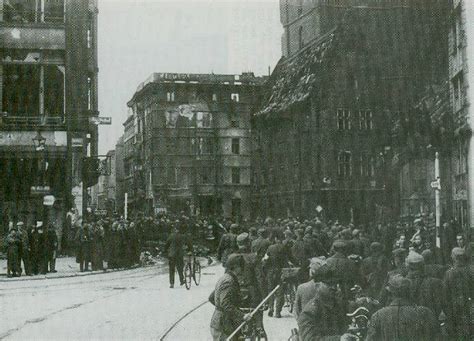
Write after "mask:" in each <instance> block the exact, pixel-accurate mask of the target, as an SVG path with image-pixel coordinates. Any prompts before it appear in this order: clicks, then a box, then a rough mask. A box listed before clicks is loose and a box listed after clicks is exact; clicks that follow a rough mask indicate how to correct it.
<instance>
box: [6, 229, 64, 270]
mask: <svg viewBox="0 0 474 341" xmlns="http://www.w3.org/2000/svg"><path fill="white" fill-rule="evenodd" d="M57 248H58V237H57V234H56V231H55V229H54V228H53V227H52V226H43V222H41V221H38V222H36V224H35V225H34V226H27V225H26V224H25V223H24V222H22V221H18V222H17V223H16V224H14V223H13V222H12V221H11V222H9V225H8V233H7V235H6V237H5V238H4V249H5V253H6V255H7V276H8V277H20V276H21V275H22V273H23V274H25V275H27V276H33V275H38V274H46V273H48V272H56V252H57ZM22 264H23V267H22Z"/></svg>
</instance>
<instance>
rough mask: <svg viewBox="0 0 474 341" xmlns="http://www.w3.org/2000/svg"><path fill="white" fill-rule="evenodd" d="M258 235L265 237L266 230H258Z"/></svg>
mask: <svg viewBox="0 0 474 341" xmlns="http://www.w3.org/2000/svg"><path fill="white" fill-rule="evenodd" d="M257 233H258V234H259V235H260V236H263V235H264V234H265V229H264V228H261V229H258V231H257Z"/></svg>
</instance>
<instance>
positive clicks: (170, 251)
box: [165, 227, 192, 288]
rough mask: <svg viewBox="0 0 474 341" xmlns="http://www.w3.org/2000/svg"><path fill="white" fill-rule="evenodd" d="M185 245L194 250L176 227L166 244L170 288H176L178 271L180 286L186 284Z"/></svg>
mask: <svg viewBox="0 0 474 341" xmlns="http://www.w3.org/2000/svg"><path fill="white" fill-rule="evenodd" d="M185 244H188V247H189V249H190V250H192V245H191V244H190V241H189V240H187V238H186V237H185V236H184V235H183V234H181V233H180V232H179V231H178V228H177V227H175V228H174V230H173V232H172V233H171V235H170V236H169V237H168V240H167V241H166V244H165V253H166V255H167V256H168V262H169V278H170V288H173V287H174V276H175V271H178V276H179V281H180V284H181V285H183V284H184V274H183V267H184V263H183V257H184V246H185Z"/></svg>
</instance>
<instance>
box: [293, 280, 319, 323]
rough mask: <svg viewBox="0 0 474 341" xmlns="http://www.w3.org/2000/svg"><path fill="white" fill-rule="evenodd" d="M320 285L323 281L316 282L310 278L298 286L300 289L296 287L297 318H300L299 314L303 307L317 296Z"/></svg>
mask: <svg viewBox="0 0 474 341" xmlns="http://www.w3.org/2000/svg"><path fill="white" fill-rule="evenodd" d="M320 286H321V283H316V282H315V281H313V280H310V281H308V282H306V283H303V284H300V285H299V286H298V289H296V297H295V317H296V319H298V317H299V315H300V314H301V312H302V311H303V308H304V307H305V306H306V304H307V303H308V302H309V301H311V299H313V298H314V297H315V296H316V293H317V291H318V288H319V287H320Z"/></svg>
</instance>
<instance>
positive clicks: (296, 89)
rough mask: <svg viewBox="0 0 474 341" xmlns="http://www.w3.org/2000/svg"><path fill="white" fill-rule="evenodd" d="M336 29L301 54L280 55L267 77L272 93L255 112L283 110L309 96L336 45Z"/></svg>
mask: <svg viewBox="0 0 474 341" xmlns="http://www.w3.org/2000/svg"><path fill="white" fill-rule="evenodd" d="M335 37H336V30H332V31H330V32H329V33H327V34H326V35H324V36H322V37H320V38H318V39H316V40H314V41H313V42H312V43H310V44H309V45H308V46H306V47H305V48H303V49H302V50H301V51H300V52H299V53H298V54H296V55H295V56H292V57H290V58H281V59H280V61H279V62H278V64H277V66H276V67H275V69H274V70H273V73H272V75H271V77H270V79H269V81H268V84H267V86H268V93H269V95H268V96H267V98H266V99H265V100H264V104H263V107H262V109H261V110H260V111H259V112H257V113H256V116H262V115H268V114H270V113H272V112H282V111H285V110H287V109H289V108H290V107H291V106H292V105H294V104H296V103H301V102H303V101H305V100H306V99H307V98H309V96H310V94H311V93H312V90H313V89H314V88H315V86H316V82H317V80H318V74H320V73H321V70H322V65H323V63H324V61H325V60H326V58H325V57H326V55H327V53H328V51H329V50H330V49H331V48H332V47H333V46H334V42H335Z"/></svg>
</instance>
